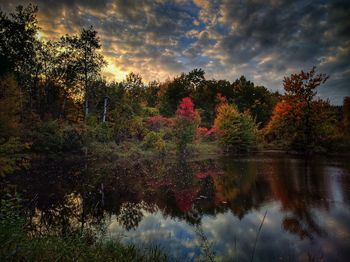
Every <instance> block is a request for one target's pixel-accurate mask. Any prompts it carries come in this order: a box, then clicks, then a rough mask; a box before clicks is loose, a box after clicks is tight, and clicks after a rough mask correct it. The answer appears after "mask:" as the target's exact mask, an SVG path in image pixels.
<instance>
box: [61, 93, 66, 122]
mask: <svg viewBox="0 0 350 262" xmlns="http://www.w3.org/2000/svg"><path fill="white" fill-rule="evenodd" d="M66 102H67V97H66V96H65V97H64V99H63V104H62V108H61V114H60V118H63V117H64V116H65V114H64V111H65V109H66Z"/></svg>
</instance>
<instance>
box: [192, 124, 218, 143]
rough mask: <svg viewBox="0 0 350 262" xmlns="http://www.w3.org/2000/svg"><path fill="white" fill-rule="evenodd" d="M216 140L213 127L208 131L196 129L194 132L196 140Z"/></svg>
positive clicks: (206, 129)
mask: <svg viewBox="0 0 350 262" xmlns="http://www.w3.org/2000/svg"><path fill="white" fill-rule="evenodd" d="M216 138H217V128H216V127H215V126H213V127H212V128H210V129H208V128H206V127H198V128H197V131H196V140H203V141H214V140H216Z"/></svg>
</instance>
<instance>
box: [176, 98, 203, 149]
mask: <svg viewBox="0 0 350 262" xmlns="http://www.w3.org/2000/svg"><path fill="white" fill-rule="evenodd" d="M199 123H200V117H199V114H198V112H197V111H196V110H195V108H194V104H193V102H192V100H191V98H189V97H185V98H183V99H182V100H181V102H180V104H179V106H178V108H177V110H176V119H175V127H174V137H175V140H176V144H177V146H178V150H179V152H181V153H186V151H187V144H189V143H191V142H192V141H193V140H194V138H195V135H196V130H197V127H198V126H199Z"/></svg>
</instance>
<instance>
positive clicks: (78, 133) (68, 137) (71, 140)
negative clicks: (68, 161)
mask: <svg viewBox="0 0 350 262" xmlns="http://www.w3.org/2000/svg"><path fill="white" fill-rule="evenodd" d="M82 132H83V131H82V130H81V129H78V128H77V127H73V126H65V127H64V128H63V130H62V151H64V152H80V151H81V149H82V148H83V136H82Z"/></svg>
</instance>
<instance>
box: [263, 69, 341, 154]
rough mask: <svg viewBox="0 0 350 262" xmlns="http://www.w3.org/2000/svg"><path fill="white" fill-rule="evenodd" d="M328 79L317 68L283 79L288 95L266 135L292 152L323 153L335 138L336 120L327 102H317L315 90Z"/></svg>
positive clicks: (273, 116) (276, 107) (268, 127)
mask: <svg viewBox="0 0 350 262" xmlns="http://www.w3.org/2000/svg"><path fill="white" fill-rule="evenodd" d="M327 79H328V76H326V75H324V74H318V75H316V71H315V68H312V69H311V70H310V71H309V72H306V73H305V72H304V71H301V72H300V73H299V74H292V75H291V76H290V77H285V79H284V89H285V91H286V94H285V96H284V98H283V100H281V101H280V102H279V103H277V105H276V106H275V109H274V111H273V114H272V117H271V120H270V123H269V124H268V126H267V134H268V136H270V138H272V139H277V140H283V141H284V143H285V144H286V146H287V147H288V148H289V149H294V150H298V151H303V152H306V153H309V152H313V151H324V150H325V149H326V148H327V147H329V145H330V143H332V137H334V136H335V135H336V116H335V111H334V110H333V109H332V107H331V106H330V104H329V102H328V101H322V100H316V101H315V100H314V97H315V96H316V94H317V92H316V91H315V89H316V88H317V87H318V86H319V85H320V84H322V83H324V82H325V81H326V80H327Z"/></svg>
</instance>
